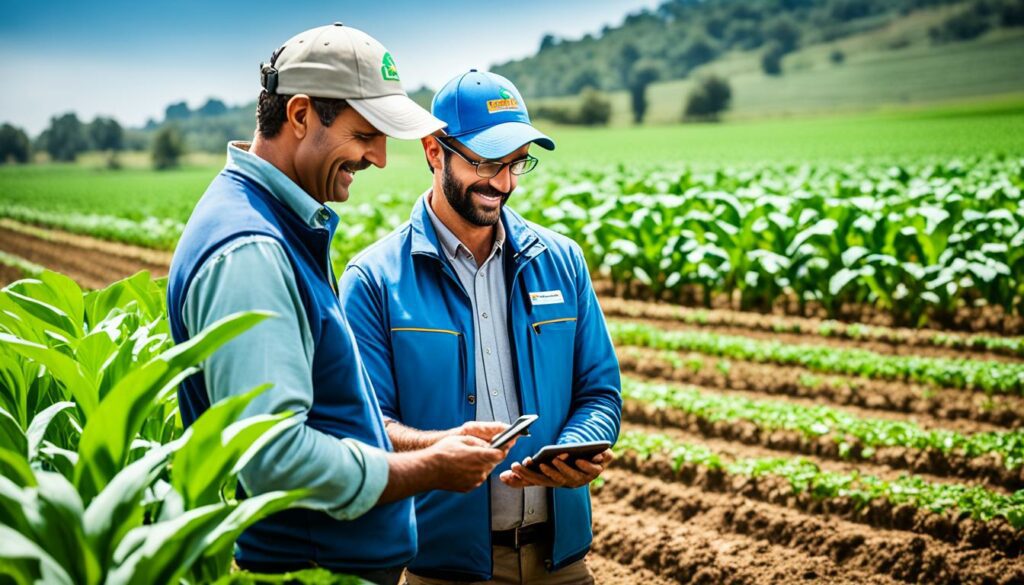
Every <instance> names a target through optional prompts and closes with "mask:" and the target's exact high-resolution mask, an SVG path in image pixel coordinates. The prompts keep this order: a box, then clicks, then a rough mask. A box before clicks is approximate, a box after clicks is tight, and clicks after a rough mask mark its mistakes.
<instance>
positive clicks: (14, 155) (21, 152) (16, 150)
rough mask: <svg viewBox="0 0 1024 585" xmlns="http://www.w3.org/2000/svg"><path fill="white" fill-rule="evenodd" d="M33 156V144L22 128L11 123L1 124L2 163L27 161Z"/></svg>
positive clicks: (0, 155) (0, 159) (0, 147)
mask: <svg viewBox="0 0 1024 585" xmlns="http://www.w3.org/2000/svg"><path fill="white" fill-rule="evenodd" d="M31 156H32V144H31V142H30V141H29V139H28V136H27V135H26V134H25V131H24V130H22V129H21V128H15V127H14V126H11V125H10V124H3V125H2V126H0V165H2V164H4V163H7V162H9V161H10V162H16V163H27V162H28V161H29V158H31Z"/></svg>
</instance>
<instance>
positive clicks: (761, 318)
mask: <svg viewBox="0 0 1024 585" xmlns="http://www.w3.org/2000/svg"><path fill="white" fill-rule="evenodd" d="M601 308H602V310H603V311H604V314H605V316H607V317H619V318H625V319H630V320H638V319H643V320H652V321H657V322H658V325H659V326H661V327H664V326H665V325H667V324H676V325H678V326H684V327H687V328H691V329H699V330H714V331H716V332H720V333H726V334H731V335H741V336H753V332H760V333H762V334H764V335H763V336H761V338H766V339H774V340H780V341H782V340H784V339H792V337H789V338H784V337H781V336H783V335H789V336H793V335H797V336H799V337H798V341H796V342H797V343H815V344H825V342H826V340H828V341H832V342H834V343H835V344H836V345H837V346H846V347H862V348H865V349H871V350H872V351H877V352H878V353H885V354H896V355H925V356H936V357H953V358H964V357H971V358H983V359H1000V360H1004V361H1021V360H1024V355H1019V354H1017V353H1014V352H1013V351H1010V350H1007V349H1002V348H997V349H993V350H989V349H987V348H986V347H984V345H983V343H982V340H981V339H980V337H975V336H971V335H964V334H960V333H951V332H948V331H939V330H934V329H910V328H898V327H897V328H893V327H871V328H865V327H863V326H862V325H859V324H850V323H841V322H838V321H826V320H824V319H815V318H807V317H789V316H781V315H766V314H763V313H753V312H748V311H732V310H718V309H695V308H691V307H682V306H679V305H672V304H668V303H656V302H644V301H635V300H627V299H621V298H617V297H603V298H601ZM826 326H827V328H828V329H829V330H830V331H831V334H830V335H828V336H826V335H822V334H821V330H822V328H823V327H826ZM940 336H941V337H942V338H944V340H945V341H944V344H937V343H936V342H935V338H936V337H940ZM996 337H998V336H996Z"/></svg>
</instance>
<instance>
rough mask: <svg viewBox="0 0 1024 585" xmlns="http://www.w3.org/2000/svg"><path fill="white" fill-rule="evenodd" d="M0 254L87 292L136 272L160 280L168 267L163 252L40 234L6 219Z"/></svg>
mask: <svg viewBox="0 0 1024 585" xmlns="http://www.w3.org/2000/svg"><path fill="white" fill-rule="evenodd" d="M0 250H3V251H4V252H7V253H9V254H12V255H14V256H19V257H21V258H24V259H26V260H28V261H30V262H34V263H36V264H39V265H41V266H45V267H47V268H49V269H51V270H55V271H57V272H61V273H63V274H66V275H68V276H70V277H71V278H72V279H74V280H75V281H76V282H78V284H80V285H81V286H82V287H84V288H89V289H96V288H103V287H104V286H107V285H108V284H110V283H111V282H114V281H117V280H120V279H122V278H125V277H128V276H131V275H132V274H135V273H136V272H138V271H140V270H149V271H150V272H151V273H153V274H154V275H155V276H164V275H166V274H167V267H168V266H169V265H170V257H169V255H168V254H167V253H164V252H154V251H153V250H148V249H145V248H139V247H136V246H129V245H126V244H118V243H113V242H106V241H103V240H97V239H94V238H87V237H85V236H78V235H74V234H69V233H66V232H60V231H55V230H42V229H40V228H35V227H32V226H27V225H24V224H19V223H17V222H13V221H11V220H7V219H4V220H0Z"/></svg>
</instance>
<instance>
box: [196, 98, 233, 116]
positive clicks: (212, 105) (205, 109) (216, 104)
mask: <svg viewBox="0 0 1024 585" xmlns="http://www.w3.org/2000/svg"><path fill="white" fill-rule="evenodd" d="M227 111H228V107H227V105H225V104H224V102H222V101H221V100H219V99H216V98H210V99H208V100H206V103H205V104H203V105H202V106H201V107H200V108H199V109H198V110H196V114H199V116H200V117H201V118H212V117H214V116H221V115H223V114H226V113H227Z"/></svg>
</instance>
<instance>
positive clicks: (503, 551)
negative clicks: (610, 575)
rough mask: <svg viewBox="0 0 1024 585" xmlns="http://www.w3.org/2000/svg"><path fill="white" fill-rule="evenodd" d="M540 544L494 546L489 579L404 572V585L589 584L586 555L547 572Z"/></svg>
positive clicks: (589, 577)
mask: <svg viewBox="0 0 1024 585" xmlns="http://www.w3.org/2000/svg"><path fill="white" fill-rule="evenodd" d="M546 548H547V547H545V546H543V545H540V544H528V545H526V546H524V547H522V548H520V549H519V550H518V551H517V550H515V549H514V548H511V547H507V546H496V547H494V549H493V550H494V577H493V578H492V579H491V580H490V581H473V582H472V583H469V582H466V581H445V580H444V579H429V578H427V577H420V576H418V575H414V574H412V573H410V572H409V571H406V572H405V579H406V580H405V585H527V584H529V585H533V584H536V585H593V584H594V574H593V573H591V572H590V567H588V566H587V560H586V559H580V560H578V561H576V562H575V563H573V564H571V565H569V566H567V567H563V568H562V569H560V570H558V571H555V572H554V573H549V572H548V570H547V569H546V568H545V567H544V557H545V550H546Z"/></svg>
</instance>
